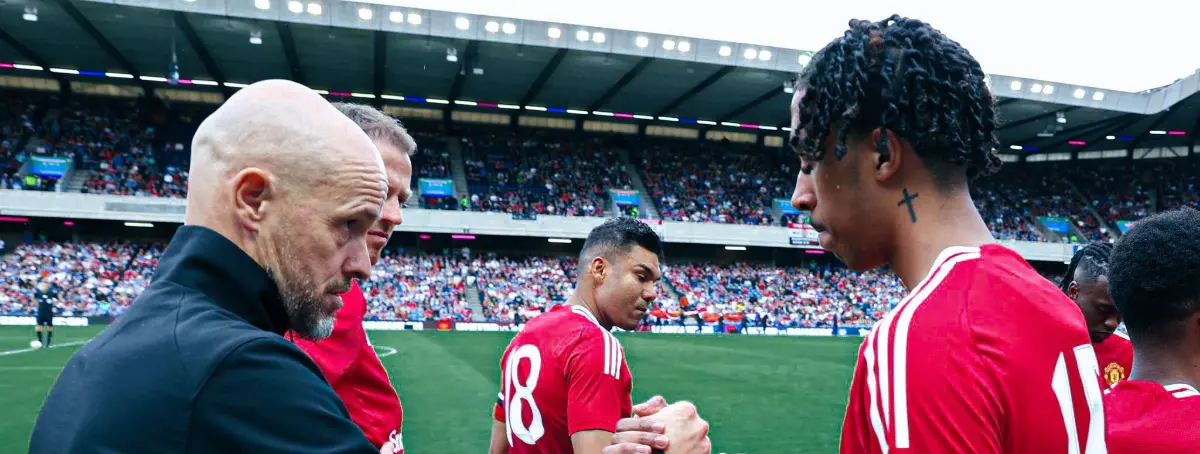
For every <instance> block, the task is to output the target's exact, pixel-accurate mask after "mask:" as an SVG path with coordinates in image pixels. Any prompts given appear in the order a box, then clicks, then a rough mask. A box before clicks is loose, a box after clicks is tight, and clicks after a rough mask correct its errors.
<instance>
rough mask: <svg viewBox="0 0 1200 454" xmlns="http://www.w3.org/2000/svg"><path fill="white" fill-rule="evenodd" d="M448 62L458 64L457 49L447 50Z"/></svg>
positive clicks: (449, 48) (450, 48)
mask: <svg viewBox="0 0 1200 454" xmlns="http://www.w3.org/2000/svg"><path fill="white" fill-rule="evenodd" d="M446 61H448V62H457V61H458V49H455V48H453V47H448V48H446Z"/></svg>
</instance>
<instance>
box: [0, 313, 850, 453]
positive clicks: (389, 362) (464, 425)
mask: <svg viewBox="0 0 1200 454" xmlns="http://www.w3.org/2000/svg"><path fill="white" fill-rule="evenodd" d="M100 329H101V328H100V327H87V328H69V327H59V328H57V329H56V331H55V336H54V345H55V347H54V348H51V349H43V350H36V351H23V350H27V349H29V341H30V340H31V339H33V328H32V327H0V376H3V377H4V380H0V408H3V409H5V412H6V413H7V415H8V416H6V417H4V418H0V447H3V449H0V450H4V451H7V450H10V449H17V450H21V449H25V447H27V446H28V442H29V434H30V432H31V431H32V429H33V422H34V420H35V418H36V417H37V411H38V409H39V408H40V407H41V404H42V401H43V400H44V399H45V396H46V393H47V392H48V391H49V390H50V386H51V385H52V384H53V382H54V379H55V377H57V376H58V372H59V371H60V370H61V369H62V366H63V364H64V363H65V362H66V360H67V358H69V357H70V355H71V354H72V353H74V352H75V351H76V349H78V345H68V344H71V343H82V342H83V341H86V340H88V339H90V338H92V337H93V336H95V335H96V333H98V332H99V331H100ZM370 336H371V341H372V343H373V344H375V345H376V346H377V348H378V351H379V352H380V354H381V355H385V356H383V358H382V361H383V364H384V365H385V366H386V367H387V369H388V373H389V374H390V375H391V378H392V383H393V384H394V385H395V386H396V388H397V390H399V392H400V399H401V402H403V404H404V413H405V418H404V419H405V422H404V444H405V448H406V451H407V452H412V453H414V454H421V453H470V452H486V451H487V446H488V437H489V434H490V430H491V422H490V418H491V406H492V404H493V403H494V402H495V400H496V392H497V391H498V389H499V385H498V383H499V376H500V366H499V361H500V356H501V355H502V354H503V352H504V348H505V346H507V344H508V340H509V339H510V338H511V336H512V333H478V332H429V331H423V332H411V331H410V332H399V331H372V332H371V333H370ZM619 337H620V339H621V343H622V345H623V346H624V347H625V352H626V356H627V358H628V362H629V368H630V370H632V371H633V377H634V380H633V399H634V402H635V403H636V402H640V401H643V400H645V399H648V398H650V397H652V396H654V395H655V394H661V395H663V396H664V397H666V398H667V400H669V401H674V400H690V401H692V402H695V403H696V406H697V407H698V408H699V409H700V414H701V416H703V417H704V418H705V419H707V420H708V421H709V422H710V423H711V425H712V429H711V430H712V434H711V438H712V440H713V452H716V453H722V452H725V453H829V452H836V451H837V443H838V434H839V431H840V425H841V419H842V414H843V412H844V409H845V405H846V392H847V389H848V388H849V383H850V375H851V372H852V370H853V367H854V358H855V354H856V352H857V349H858V345H859V343H860V342H861V339H859V338H849V339H847V338H824V337H767V336H738V335H724V336H694V335H670V334H642V333H637V334H634V333H622V334H621V335H620V336H619ZM390 349H395V351H396V352H395V353H394V354H393V353H391V351H390Z"/></svg>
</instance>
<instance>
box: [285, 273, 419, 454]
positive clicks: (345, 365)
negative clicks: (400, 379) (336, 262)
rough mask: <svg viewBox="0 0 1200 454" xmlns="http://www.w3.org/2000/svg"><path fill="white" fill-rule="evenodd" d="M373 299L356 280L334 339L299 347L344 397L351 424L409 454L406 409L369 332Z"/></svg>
mask: <svg viewBox="0 0 1200 454" xmlns="http://www.w3.org/2000/svg"><path fill="white" fill-rule="evenodd" d="M366 314H367V300H366V298H364V297H363V291H362V289H361V288H360V287H359V286H358V282H357V281H355V282H354V283H353V284H352V285H351V287H350V291H348V292H346V293H343V294H342V308H341V309H339V310H338V312H337V314H336V317H337V318H336V320H335V321H334V324H333V334H332V335H330V336H329V337H328V338H325V339H323V340H321V341H319V342H311V341H306V340H303V339H299V338H295V342H296V345H297V346H299V347H300V349H301V350H304V352H305V353H308V356H309V357H311V358H312V359H313V361H315V362H316V363H317V366H318V367H320V368H321V371H322V372H324V373H325V378H326V379H328V380H329V384H330V385H331V386H333V390H334V391H335V392H337V394H338V396H339V397H341V398H342V402H343V403H345V404H346V409H348V410H349V411H350V419H351V420H353V421H354V423H355V424H357V425H358V427H359V428H361V429H362V431H363V433H364V434H366V436H367V438H368V439H369V440H371V444H374V445H375V446H378V447H380V448H382V447H384V445H385V444H390V446H389V447H390V449H392V450H393V451H394V452H395V453H397V454H399V453H403V452H404V441H403V439H402V438H401V436H400V428H401V427H400V426H401V424H402V423H403V421H404V409H403V408H402V407H401V406H400V397H399V396H398V395H397V394H396V389H395V388H393V387H392V382H391V380H390V379H388V375H387V370H385V369H384V368H383V363H381V362H380V361H379V356H377V355H376V354H375V349H374V347H372V346H371V343H370V341H369V340H368V339H367V331H366V330H365V329H363V317H365V316H366Z"/></svg>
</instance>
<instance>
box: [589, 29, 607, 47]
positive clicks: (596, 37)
mask: <svg viewBox="0 0 1200 454" xmlns="http://www.w3.org/2000/svg"><path fill="white" fill-rule="evenodd" d="M605 39H607V37H606V36H604V32H596V33H592V42H593V43H596V44H604V40H605Z"/></svg>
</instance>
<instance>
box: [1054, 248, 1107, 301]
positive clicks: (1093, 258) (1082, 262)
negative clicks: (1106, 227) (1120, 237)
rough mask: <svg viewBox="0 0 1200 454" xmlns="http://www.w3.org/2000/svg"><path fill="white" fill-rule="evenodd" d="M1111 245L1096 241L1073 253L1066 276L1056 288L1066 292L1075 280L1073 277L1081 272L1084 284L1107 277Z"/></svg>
mask: <svg viewBox="0 0 1200 454" xmlns="http://www.w3.org/2000/svg"><path fill="white" fill-rule="evenodd" d="M1112 250H1113V245H1112V243H1108V242H1104V241H1097V242H1094V243H1091V244H1088V245H1087V246H1084V247H1082V248H1080V249H1079V251H1077V252H1075V256H1074V257H1071V264H1070V265H1068V266H1067V274H1066V276H1063V280H1062V283H1061V284H1059V286H1058V288H1059V289H1061V290H1062V291H1063V293H1066V292H1067V289H1068V288H1070V287H1071V282H1072V281H1074V280H1075V275H1076V274H1078V273H1079V272H1083V279H1084V282H1096V279H1099V278H1100V276H1108V273H1109V269H1110V268H1111V265H1112Z"/></svg>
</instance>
